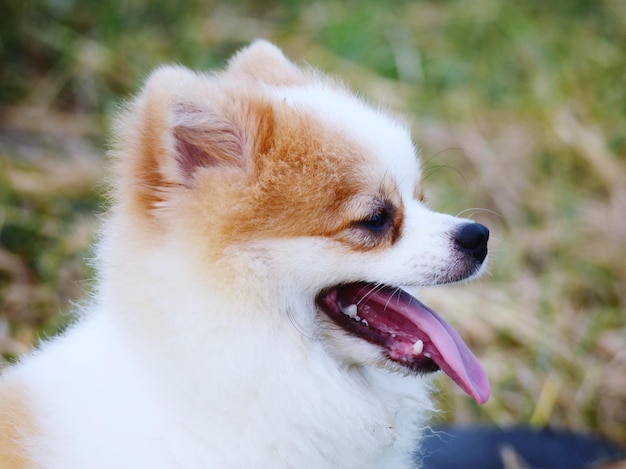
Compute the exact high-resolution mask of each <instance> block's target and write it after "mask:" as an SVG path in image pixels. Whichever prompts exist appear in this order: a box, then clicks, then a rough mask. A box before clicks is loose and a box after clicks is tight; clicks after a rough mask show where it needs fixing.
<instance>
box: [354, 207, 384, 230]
mask: <svg viewBox="0 0 626 469" xmlns="http://www.w3.org/2000/svg"><path fill="white" fill-rule="evenodd" d="M390 219H391V217H390V214H389V211H388V210H387V209H386V208H381V209H379V210H377V211H376V212H374V213H373V214H372V215H371V216H370V217H369V218H367V219H365V220H363V221H361V226H364V227H365V228H367V229H368V230H371V231H376V232H380V231H384V230H385V229H386V228H387V226H388V225H389V222H390Z"/></svg>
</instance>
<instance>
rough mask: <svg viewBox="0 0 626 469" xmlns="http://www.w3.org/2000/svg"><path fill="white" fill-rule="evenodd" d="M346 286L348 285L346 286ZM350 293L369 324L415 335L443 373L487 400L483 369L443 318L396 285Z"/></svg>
mask: <svg viewBox="0 0 626 469" xmlns="http://www.w3.org/2000/svg"><path fill="white" fill-rule="evenodd" d="M347 290H352V288H350V287H348V288H347ZM345 293H347V292H346V291H343V292H341V293H340V296H341V297H344V294H345ZM352 293H353V294H355V295H354V296H353V297H352V304H355V303H356V304H357V305H358V308H359V315H360V316H361V317H362V318H364V319H366V320H367V321H368V323H369V325H370V326H373V327H376V328H378V329H380V330H384V331H388V332H389V333H393V334H394V337H396V336H397V337H400V336H402V337H404V340H405V341H406V340H407V339H410V340H411V341H412V342H413V343H414V342H415V341H417V340H418V339H419V340H422V341H423V342H424V353H428V354H429V355H430V357H431V358H432V360H433V361H434V362H435V363H436V364H437V366H439V368H441V370H442V371H443V372H444V373H445V374H447V375H448V376H449V377H450V378H452V380H453V381H454V382H455V383H456V384H458V385H459V386H460V387H461V388H462V389H463V390H464V391H465V392H466V393H467V394H469V395H470V396H471V397H473V398H474V399H475V400H476V402H478V403H479V404H484V403H485V402H487V400H488V399H489V394H490V389H489V381H488V379H487V374H486V373H485V370H484V369H483V367H482V365H481V364H480V363H479V361H478V359H477V358H476V357H475V356H474V354H473V353H472V352H471V350H470V349H469V348H468V347H467V345H466V344H465V342H463V339H461V337H460V336H459V334H458V333H457V332H456V331H455V330H454V328H453V327H452V326H451V325H450V324H449V323H448V322H446V320H445V319H443V318H442V317H441V316H439V315H438V314H437V313H435V312H434V311H433V310H432V309H430V308H429V307H428V306H426V305H424V304H423V303H422V302H420V301H419V300H417V299H416V298H414V297H412V296H411V295H409V294H408V293H406V292H404V291H402V290H399V289H392V288H388V287H383V288H376V287H371V286H370V287H364V286H363V285H361V287H360V288H358V290H357V291H353V292H352ZM344 298H345V297H344ZM338 299H339V300H341V298H338ZM355 300H356V301H355ZM343 304H350V303H346V302H344V303H343ZM394 315H400V316H401V318H398V317H397V316H396V318H394ZM402 318H404V319H405V320H402ZM404 348H405V349H406V345H405V346H404Z"/></svg>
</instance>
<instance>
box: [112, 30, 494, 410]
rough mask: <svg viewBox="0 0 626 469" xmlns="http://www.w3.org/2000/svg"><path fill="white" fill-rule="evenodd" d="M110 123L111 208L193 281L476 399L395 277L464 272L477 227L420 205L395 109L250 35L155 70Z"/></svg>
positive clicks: (439, 325)
mask: <svg viewBox="0 0 626 469" xmlns="http://www.w3.org/2000/svg"><path fill="white" fill-rule="evenodd" d="M118 133H119V134H120V142H121V143H120V145H119V148H120V150H119V152H120V155H119V158H118V165H117V167H118V170H119V172H118V175H117V178H118V180H119V182H118V183H117V185H116V199H117V202H116V207H115V208H114V211H115V210H117V211H118V212H123V213H124V214H125V219H126V220H132V221H131V224H132V225H133V227H132V229H133V231H134V232H137V231H139V232H141V233H142V236H143V237H144V238H145V239H146V240H149V242H150V243H151V244H152V245H154V246H156V247H157V248H158V246H159V243H170V244H171V243H172V241H171V240H172V239H174V240H177V241H175V242H176V243H177V245H178V246H179V253H180V256H179V257H182V258H184V259H185V260H184V261H183V262H184V263H186V265H187V267H186V268H188V272H187V274H186V275H187V276H188V277H189V278H190V279H193V280H192V281H194V282H196V283H198V284H199V285H201V286H203V287H204V288H206V289H219V290H220V291H222V292H225V293H224V294H225V295H230V296H232V297H233V298H234V299H233V301H234V302H235V303H237V304H240V305H242V306H241V308H240V309H241V310H243V309H247V310H252V311H253V312H252V313H245V314H270V315H274V316H275V317H274V318H273V319H275V318H276V317H279V318H280V317H282V318H284V319H285V320H287V321H288V320H291V321H292V322H293V325H294V327H295V328H296V329H298V330H299V332H300V333H302V334H303V335H304V336H306V338H307V340H311V339H312V340H319V341H324V342H325V343H326V344H327V345H325V346H326V347H327V349H328V351H329V353H331V354H333V355H334V356H335V357H336V358H337V359H338V360H341V361H343V362H345V363H347V364H350V365H374V366H379V367H384V368H388V369H392V370H403V371H410V372H417V373H425V372H429V371H434V370H438V369H441V370H443V371H444V372H446V373H447V374H448V375H449V376H450V377H451V378H452V379H454V380H455V381H456V382H457V383H458V384H459V385H460V386H461V387H462V388H463V389H464V390H465V391H466V392H468V393H469V394H470V395H471V396H473V397H474V398H475V399H476V400H477V401H479V402H484V401H485V400H486V399H487V397H488V394H489V386H488V383H487V380H486V377H485V374H484V372H483V370H482V368H481V367H480V365H479V364H478V362H477V361H476V359H475V358H474V356H473V355H472V354H471V352H470V351H469V350H468V349H467V347H466V346H465V344H464V343H463V341H462V340H461V339H460V338H459V336H458V334H457V333H456V332H455V331H454V329H452V327H451V326H450V325H448V324H447V323H446V322H445V321H444V320H443V319H442V318H441V317H440V316H439V315H437V314H436V313H435V312H433V311H432V310H430V309H429V308H428V307H426V306H425V305H423V304H422V303H420V302H419V301H418V300H417V299H415V298H414V297H412V296H410V295H409V294H408V293H406V292H405V291H404V290H401V289H400V287H407V288H411V287H420V286H427V285H436V284H443V283H451V282H457V281H461V280H464V279H467V278H469V277H472V276H475V275H476V274H478V273H479V272H480V270H481V267H482V265H483V263H484V261H485V258H486V256H487V238H488V231H487V229H486V228H485V227H484V226H482V225H479V224H477V223H472V222H470V221H468V220H464V219H459V218H455V217H452V216H448V215H444V214H440V213H435V212H433V211H431V210H429V209H428V208H427V207H426V206H425V204H424V203H423V199H422V188H421V177H420V166H419V163H418V159H417V154H416V149H415V147H414V145H413V144H412V142H411V138H410V135H409V131H408V130H407V126H406V124H404V123H403V122H402V121H400V120H398V119H396V118H392V117H390V116H389V115H388V114H386V113H384V112H381V111H379V110H376V109H373V108H372V107H370V106H368V105H367V104H365V103H364V102H363V101H362V100H360V99H357V98H356V97H355V96H354V95H353V94H351V93H350V92H349V91H348V90H347V89H346V88H345V87H343V86H342V85H341V84H338V83H337V82H335V81H333V80H331V79H329V78H328V77H325V76H323V75H321V74H320V73H318V72H316V71H313V70H309V69H301V68H299V67H297V66H296V65H294V64H293V63H291V62H290V61H288V60H287V59H286V58H285V57H284V56H283V54H282V53H281V52H280V51H279V50H278V49H276V48H275V47H274V46H272V45H271V44H268V43H266V42H263V41H260V42H257V43H254V44H253V45H251V46H250V47H248V48H247V49H245V50H243V51H242V52H240V53H239V54H238V55H236V56H235V57H234V59H233V60H232V61H231V63H230V65H229V67H228V68H227V70H225V71H224V72H221V73H217V74H214V75H200V74H196V73H193V72H191V71H188V70H186V69H184V68H181V67H166V68H162V69H159V70H157V71H156V72H155V73H154V74H153V75H152V77H151V78H150V79H149V81H148V83H147V85H146V86H145V89H144V91H143V92H142V94H141V95H140V96H139V97H138V98H137V99H136V100H135V102H134V103H133V104H132V106H131V108H130V110H129V112H127V113H126V117H125V118H123V119H122V120H121V125H120V126H119V128H118ZM177 262H181V261H177ZM233 314H238V313H233ZM210 320H211V319H210V318H207V321H210ZM222 320H223V318H222Z"/></svg>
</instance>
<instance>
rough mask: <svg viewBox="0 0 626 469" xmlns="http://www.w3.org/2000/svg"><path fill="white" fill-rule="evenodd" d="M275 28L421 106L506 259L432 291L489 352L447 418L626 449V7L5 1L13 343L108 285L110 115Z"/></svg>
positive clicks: (61, 319)
mask: <svg viewBox="0 0 626 469" xmlns="http://www.w3.org/2000/svg"><path fill="white" fill-rule="evenodd" d="M259 36H261V37H266V38H268V39H271V40H273V41H274V42H276V43H278V44H279V45H280V46H282V47H283V48H284V49H285V50H286V52H287V53H288V54H289V55H290V56H292V57H293V58H295V59H299V60H306V61H307V62H309V63H312V64H314V65H317V66H319V67H321V68H323V69H325V70H327V71H329V72H332V73H335V74H337V75H339V76H342V77H343V78H344V79H345V80H346V81H347V82H348V83H350V84H352V85H353V86H354V87H355V88H356V89H357V90H358V91H360V92H362V93H363V94H365V95H366V96H368V97H370V98H371V99H372V100H374V101H378V102H381V103H383V104H385V105H386V106H388V107H390V108H391V109H392V110H394V111H399V112H403V113H405V114H406V115H408V116H409V117H410V119H411V122H412V124H413V129H414V136H415V140H416V141H417V142H418V143H419V144H420V146H421V147H422V153H423V156H424V159H425V161H426V171H425V174H426V187H427V196H428V198H429V202H430V204H431V205H432V206H433V207H435V208H437V209H440V210H445V211H449V212H452V213H458V212H461V211H462V210H465V209H467V208H470V209H472V210H470V211H469V212H467V215H471V216H472V217H473V218H475V219H476V220H478V221H481V222H484V223H486V224H488V225H489V226H490V228H491V229H492V233H493V240H492V243H491V244H492V255H491V265H490V270H491V273H490V275H489V276H487V277H486V278H484V279H482V280H480V281H479V282H473V283H471V284H469V285H463V286H453V287H445V288H441V289H435V290H431V291H426V292H425V295H426V296H427V298H428V300H429V302H430V303H431V304H432V305H434V306H435V307H436V308H437V309H439V310H440V311H441V312H442V313H443V314H444V315H446V316H447V317H449V318H450V319H451V320H452V321H453V322H454V323H455V324H456V325H457V327H458V328H459V329H460V330H461V331H462V335H463V336H464V337H466V338H467V340H468V342H470V344H471V346H472V348H473V349H474V350H475V351H476V352H477V353H478V354H479V355H480V356H481V359H482V361H483V362H484V364H485V365H486V367H487V369H488V372H489V375H490V378H491V382H492V386H493V397H492V399H491V400H490V402H489V403H488V404H487V405H485V406H483V407H480V408H479V407H477V406H474V405H473V404H472V403H471V402H470V401H469V400H468V399H467V398H466V397H465V396H463V395H462V394H461V393H460V392H459V391H458V390H456V389H455V388H454V387H453V386H450V385H449V383H447V382H446V380H441V383H442V388H443V389H442V394H441V396H442V397H441V404H442V406H443V408H444V409H445V410H446V412H445V413H443V417H442V418H444V419H447V420H453V421H457V422H469V421H481V422H489V423H493V424H497V425H508V424H512V423H530V424H533V425H538V426H540V425H554V426H559V427H567V428H575V429H582V430H588V431H593V432H599V433H601V434H604V435H606V436H609V437H610V438H613V439H614V440H616V441H618V442H621V443H626V355H625V353H624V350H626V288H625V285H626V216H625V215H626V162H625V159H626V131H625V129H626V87H625V86H624V83H625V80H626V52H625V50H624V46H623V45H624V44H626V4H625V3H624V2H621V1H620V0H605V1H598V2H590V1H569V0H555V1H551V2H545V1H540V0H527V1H524V2H513V1H497V0H477V1H472V2H469V1H462V0H456V1H448V2H441V1H434V0H433V1H399V0H396V1H392V2H379V1H373V0H369V1H360V2H356V1H344V2H328V1H327V2H316V3H311V2H305V1H303V0H292V1H282V2H281V1H268V2H262V3H258V2H254V3H253V2H238V3H237V4H235V5H233V4H231V3H230V2H228V3H221V2H200V1H193V2H188V3H180V2H168V1H165V0H160V1H156V2H151V3H150V4H147V3H145V2H141V1H138V0H135V1H127V2H122V1H121V0H111V1H109V2H94V1H83V2H69V1H49V2H44V1H26V2H23V1H17V0H8V2H5V5H4V6H3V14H2V15H0V63H2V67H1V68H0V73H1V75H0V155H1V160H0V305H1V314H0V352H1V353H2V355H3V356H4V357H5V359H9V360H10V359H13V358H15V357H16V356H18V355H19V354H21V353H23V352H24V351H25V350H27V349H29V348H30V347H32V346H33V344H34V343H36V341H37V339H38V337H41V336H42V335H44V336H45V335H48V334H51V333H53V332H54V331H56V330H58V329H60V328H62V327H64V325H66V324H67V322H68V321H69V318H70V315H69V312H70V311H71V310H72V302H75V301H81V300H82V299H84V298H85V297H86V295H87V294H88V292H89V290H90V286H89V285H90V284H89V279H90V278H92V275H93V274H92V273H91V272H90V269H89V266H88V264H87V263H86V262H85V259H86V258H88V256H89V248H88V246H89V243H90V241H91V239H92V236H93V233H94V230H95V228H96V227H97V219H96V218H95V217H94V215H93V214H94V212H97V210H98V209H99V207H100V206H101V203H102V200H101V194H102V187H101V185H100V184H101V183H100V182H99V181H100V179H101V177H102V166H103V156H102V155H103V154H104V152H105V149H106V142H107V138H108V129H109V122H110V119H111V116H112V114H113V112H114V110H115V109H116V107H117V106H118V105H119V103H120V100H121V99H123V98H125V97H128V96H129V95H130V94H132V93H134V92H136V91H137V89H138V87H139V86H140V84H141V82H142V80H143V79H144V78H145V76H146V74H147V73H148V72H149V71H150V70H151V69H152V68H153V67H155V66H156V65H158V64H160V63H163V62H170V63H171V62H178V63H182V64H184V65H187V66H189V67H193V68H199V69H207V68H213V67H215V66H221V65H223V63H224V60H225V59H226V58H227V57H228V56H229V55H230V54H232V52H234V51H235V50H237V49H238V48H239V47H240V46H242V45H243V44H245V43H247V42H248V41H250V40H251V39H253V38H255V37H259Z"/></svg>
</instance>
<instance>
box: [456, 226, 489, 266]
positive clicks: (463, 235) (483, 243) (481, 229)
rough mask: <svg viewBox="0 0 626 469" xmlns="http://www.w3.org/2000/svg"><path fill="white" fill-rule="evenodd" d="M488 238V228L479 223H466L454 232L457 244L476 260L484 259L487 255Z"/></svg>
mask: <svg viewBox="0 0 626 469" xmlns="http://www.w3.org/2000/svg"><path fill="white" fill-rule="evenodd" d="M488 240H489V229H488V228H487V227H486V226H485V225H481V224H480V223H466V224H465V225H463V226H461V227H460V228H459V229H458V230H457V231H456V233H455V234H454V241H455V243H456V244H457V246H458V247H459V248H460V249H461V250H462V251H463V252H465V253H467V254H469V255H470V256H472V257H473V258H474V259H476V260H477V261H478V262H482V261H484V260H485V257H487V241H488Z"/></svg>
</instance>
